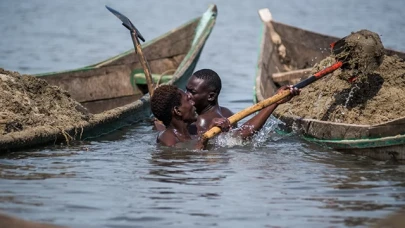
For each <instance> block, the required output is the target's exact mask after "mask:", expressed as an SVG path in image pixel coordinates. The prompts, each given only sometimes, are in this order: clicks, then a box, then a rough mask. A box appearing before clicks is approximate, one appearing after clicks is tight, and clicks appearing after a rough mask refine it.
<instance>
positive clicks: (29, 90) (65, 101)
mask: <svg viewBox="0 0 405 228" xmlns="http://www.w3.org/2000/svg"><path fill="white" fill-rule="evenodd" d="M89 118H90V116H89V114H88V112H87V111H86V109H85V108H84V107H83V106H82V105H81V104H80V103H78V102H77V101H75V100H73V99H72V98H71V97H70V95H69V94H68V93H67V92H66V91H64V90H62V89H60V88H59V87H56V86H51V85H49V84H48V83H47V82H46V81H45V80H42V79H38V78H36V77H33V76H30V75H20V74H19V73H18V72H10V71H6V70H4V69H1V68H0V135H1V134H2V135H5V134H9V133H11V132H18V131H22V130H28V129H32V128H35V127H39V126H42V127H47V128H57V129H60V130H61V131H63V130H62V129H63V128H64V127H65V126H77V127H80V126H81V125H83V124H84V123H86V122H87V121H88V120H89Z"/></svg>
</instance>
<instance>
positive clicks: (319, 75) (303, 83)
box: [202, 61, 343, 142]
mask: <svg viewBox="0 0 405 228" xmlns="http://www.w3.org/2000/svg"><path fill="white" fill-rule="evenodd" d="M342 65H343V63H342V62H340V61H339V62H336V63H335V64H333V65H332V66H330V67H327V68H325V69H323V70H321V71H319V72H317V73H315V74H314V75H312V76H310V77H308V78H307V79H305V80H302V81H301V82H299V83H297V84H296V85H294V86H293V87H296V88H298V89H301V88H304V87H305V86H307V85H309V84H311V83H313V82H314V81H316V80H318V79H320V78H322V77H323V76H325V75H327V74H330V73H332V72H333V71H335V70H337V69H339V68H340V67H341V66H342ZM290 93H291V92H290V91H289V90H284V91H282V92H280V93H277V94H276V95H274V96H272V97H269V98H267V99H265V100H263V101H261V102H259V103H257V104H255V105H252V106H250V107H248V108H246V109H244V110H242V111H240V112H238V113H236V114H234V115H232V116H230V117H229V118H228V120H229V122H230V125H232V124H234V123H236V122H238V121H239V120H241V119H243V118H245V117H246V116H248V115H250V114H252V113H254V112H256V111H259V110H261V109H263V108H265V107H268V106H270V105H272V104H274V103H276V102H278V101H280V100H282V99H284V98H286V97H287V96H288V95H290ZM219 133H221V129H220V128H219V127H213V128H211V129H210V130H208V131H207V132H205V133H204V134H203V135H202V141H203V142H205V141H207V140H208V139H210V138H212V137H214V136H216V135H217V134H219Z"/></svg>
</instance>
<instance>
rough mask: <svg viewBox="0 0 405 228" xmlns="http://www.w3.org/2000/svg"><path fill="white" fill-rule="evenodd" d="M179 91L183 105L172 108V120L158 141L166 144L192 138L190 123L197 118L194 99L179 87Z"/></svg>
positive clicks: (170, 144) (172, 144)
mask: <svg viewBox="0 0 405 228" xmlns="http://www.w3.org/2000/svg"><path fill="white" fill-rule="evenodd" d="M179 92H180V93H181V105H180V106H176V107H174V108H173V109H172V110H171V115H172V120H171V122H170V124H169V125H168V126H167V127H166V129H165V130H163V131H162V132H161V133H160V134H159V136H158V138H157V141H158V142H159V143H161V144H162V145H165V146H174V145H176V143H178V142H184V141H188V140H190V139H192V136H191V135H190V133H189V131H188V125H190V124H191V123H193V122H195V121H196V120H197V116H198V115H197V112H196V109H195V107H194V101H193V100H192V99H191V97H190V96H189V95H188V94H186V93H185V92H184V91H182V90H180V89H179Z"/></svg>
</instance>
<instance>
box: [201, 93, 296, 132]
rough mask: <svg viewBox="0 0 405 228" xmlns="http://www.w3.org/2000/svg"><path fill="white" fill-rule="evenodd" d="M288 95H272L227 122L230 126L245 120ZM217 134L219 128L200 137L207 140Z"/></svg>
mask: <svg viewBox="0 0 405 228" xmlns="http://www.w3.org/2000/svg"><path fill="white" fill-rule="evenodd" d="M290 93H291V92H290V90H284V91H281V92H280V93H277V94H276V95H274V96H272V97H270V98H267V99H265V100H263V101H260V102H259V103H256V104H254V105H252V106H250V107H248V108H245V109H244V110H242V111H240V112H238V113H236V114H234V115H232V116H230V117H229V118H228V120H229V122H230V124H231V125H232V124H234V123H236V122H238V121H240V120H241V119H243V118H245V117H246V116H249V115H250V114H252V113H254V112H256V111H259V110H262V109H263V108H265V107H267V106H270V105H272V104H274V103H276V102H278V101H280V100H282V99H284V98H286V97H288V95H290ZM219 133H221V128H219V127H213V128H211V129H210V130H208V131H207V132H205V133H204V134H203V135H202V139H203V140H208V139H210V138H212V137H214V136H216V135H218V134H219Z"/></svg>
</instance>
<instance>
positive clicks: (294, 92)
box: [277, 85, 301, 104]
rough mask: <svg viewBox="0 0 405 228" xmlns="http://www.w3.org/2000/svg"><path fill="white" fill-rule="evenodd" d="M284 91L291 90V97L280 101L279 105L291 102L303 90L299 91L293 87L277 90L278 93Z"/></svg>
mask: <svg viewBox="0 0 405 228" xmlns="http://www.w3.org/2000/svg"><path fill="white" fill-rule="evenodd" d="M284 90H290V95H288V96H287V97H286V98H284V99H282V100H280V101H278V102H277V104H284V103H286V102H288V101H290V100H291V98H293V97H294V96H297V95H299V94H300V93H301V89H297V88H295V87H294V86H293V85H285V86H282V87H280V88H279V89H278V90H277V93H280V92H282V91H284Z"/></svg>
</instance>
